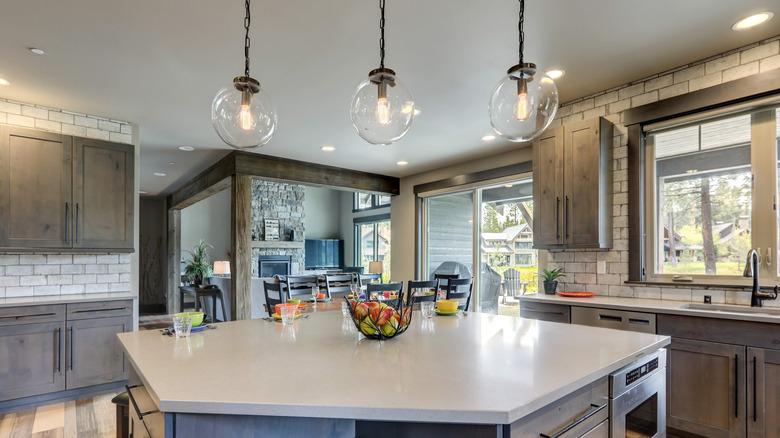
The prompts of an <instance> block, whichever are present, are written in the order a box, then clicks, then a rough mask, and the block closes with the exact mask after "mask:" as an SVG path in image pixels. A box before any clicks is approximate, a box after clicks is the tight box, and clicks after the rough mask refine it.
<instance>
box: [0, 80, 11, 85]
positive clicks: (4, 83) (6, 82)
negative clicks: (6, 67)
mask: <svg viewBox="0 0 780 438" xmlns="http://www.w3.org/2000/svg"><path fill="white" fill-rule="evenodd" d="M8 84H10V82H8V81H7V80H5V79H3V78H0V85H8Z"/></svg>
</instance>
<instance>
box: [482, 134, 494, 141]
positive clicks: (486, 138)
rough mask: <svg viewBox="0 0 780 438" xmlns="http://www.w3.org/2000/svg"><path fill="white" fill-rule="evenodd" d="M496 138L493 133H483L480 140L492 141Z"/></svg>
mask: <svg viewBox="0 0 780 438" xmlns="http://www.w3.org/2000/svg"><path fill="white" fill-rule="evenodd" d="M495 139H496V136H495V135H484V136H482V141H493V140H495Z"/></svg>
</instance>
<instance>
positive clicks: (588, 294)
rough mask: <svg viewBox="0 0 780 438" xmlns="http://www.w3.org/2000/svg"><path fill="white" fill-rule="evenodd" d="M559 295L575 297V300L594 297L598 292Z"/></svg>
mask: <svg viewBox="0 0 780 438" xmlns="http://www.w3.org/2000/svg"><path fill="white" fill-rule="evenodd" d="M558 295H563V296H564V297H573V298H587V297H592V296H593V295H596V292H563V291H561V292H558Z"/></svg>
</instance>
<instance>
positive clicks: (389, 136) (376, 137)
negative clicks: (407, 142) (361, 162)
mask: <svg viewBox="0 0 780 438" xmlns="http://www.w3.org/2000/svg"><path fill="white" fill-rule="evenodd" d="M404 109H406V110H404ZM350 117H351V119H352V126H353V127H354V128H355V131H357V133H358V135H360V136H361V137H362V138H363V139H364V140H366V141H367V142H369V143H372V144H380V145H388V144H391V143H394V142H396V141H398V140H399V139H401V137H403V136H404V135H405V134H406V133H407V132H408V131H409V128H410V127H411V125H412V120H413V118H414V99H413V98H412V94H411V93H410V92H409V90H408V89H407V88H406V86H405V85H404V84H403V83H402V82H401V81H399V80H398V77H397V76H396V75H395V72H393V71H392V70H390V69H376V70H372V71H371V73H369V76H368V78H367V79H366V80H364V81H363V82H361V83H360V85H358V87H357V89H356V90H355V93H354V95H353V97H352V104H351V106H350Z"/></svg>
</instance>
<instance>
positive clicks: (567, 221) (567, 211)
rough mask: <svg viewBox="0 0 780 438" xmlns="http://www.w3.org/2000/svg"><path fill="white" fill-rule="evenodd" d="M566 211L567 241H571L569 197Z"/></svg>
mask: <svg viewBox="0 0 780 438" xmlns="http://www.w3.org/2000/svg"><path fill="white" fill-rule="evenodd" d="M564 210H565V211H566V216H565V217H566V240H569V197H568V196H567V197H566V205H565V208H564Z"/></svg>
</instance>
